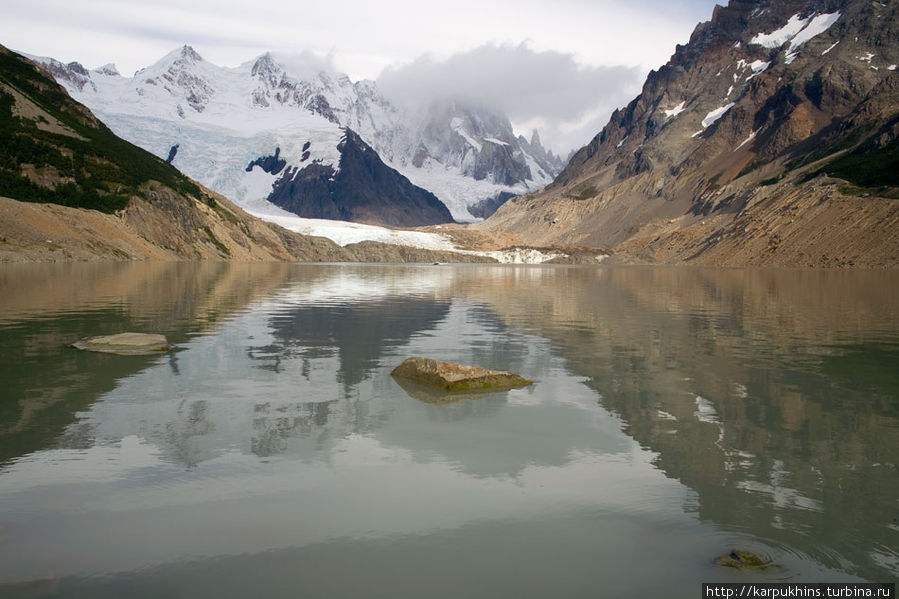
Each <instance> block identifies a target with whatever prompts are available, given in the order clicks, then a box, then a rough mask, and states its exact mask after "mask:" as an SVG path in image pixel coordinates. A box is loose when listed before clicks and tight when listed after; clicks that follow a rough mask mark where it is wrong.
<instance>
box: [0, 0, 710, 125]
mask: <svg viewBox="0 0 899 599" xmlns="http://www.w3.org/2000/svg"><path fill="white" fill-rule="evenodd" d="M713 6H714V0H688V1H686V2H681V3H670V2H664V1H662V0H558V1H557V2H547V1H545V0H494V1H491V2H483V1H482V0H455V1H454V2H452V3H441V4H438V3H422V2H418V1H417V0H416V1H412V0H381V1H380V2H369V1H362V0H344V1H343V2H341V3H339V4H333V3H326V2H315V3H313V2H290V1H286V0H270V1H269V2H265V3H259V2H247V1H246V0H214V1H213V0H191V2H184V1H183V0H79V1H78V2H72V1H71V0H30V1H29V2H7V3H6V5H4V8H3V12H4V15H3V19H2V20H0V43H3V44H4V45H5V46H7V47H9V48H12V49H14V50H20V51H23V52H27V53H30V54H35V55H39V56H52V57H54V58H57V59H59V60H63V61H65V62H69V61H78V62H81V63H82V64H84V65H85V66H87V67H89V68H90V67H96V66H100V65H102V64H105V63H108V62H115V63H116V64H117V66H118V68H119V71H120V72H121V73H123V74H131V73H133V72H134V71H136V70H137V69H139V68H142V67H144V66H147V65H149V64H152V63H153V62H155V61H156V60H157V59H159V58H160V57H162V56H163V55H164V54H166V53H167V52H169V51H171V50H172V49H173V48H175V47H177V46H178V45H181V44H184V43H187V44H190V45H192V46H193V47H194V48H195V49H196V50H197V51H198V52H199V53H200V54H201V55H202V56H203V57H204V58H206V59H207V60H209V61H211V62H213V63H215V64H219V65H224V66H235V65H237V64H240V63H243V62H246V61H247V60H250V59H252V58H253V57H255V56H257V55H259V54H262V53H263V52H266V51H270V50H271V51H275V52H282V53H285V52H286V53H300V52H309V53H311V54H314V55H316V56H319V57H324V58H326V59H329V60H331V61H332V62H333V64H334V65H335V66H336V67H337V68H338V69H340V70H342V71H345V72H346V73H347V74H349V76H350V77H351V78H352V79H354V80H358V79H363V78H368V79H374V78H377V76H378V74H379V73H381V72H382V71H383V70H384V69H385V68H388V67H391V65H404V66H401V67H395V66H394V67H393V68H392V70H393V71H394V72H398V71H403V70H406V72H408V69H412V68H419V67H423V66H424V65H425V63H426V61H430V62H431V63H432V64H433V65H435V66H438V67H439V68H443V69H448V68H450V67H453V66H459V65H461V64H462V63H463V62H464V57H466V56H467V57H474V56H486V55H487V54H488V50H485V48H487V49H489V48H493V49H494V50H496V49H500V50H502V52H499V51H495V52H494V55H493V56H490V57H489V58H490V59H491V60H494V62H493V63H489V64H488V66H490V68H492V69H493V71H492V72H493V74H494V76H498V75H499V74H501V73H498V72H497V71H496V69H497V68H498V66H499V65H498V64H497V63H496V62H495V60H498V59H499V58H500V57H499V56H498V54H502V53H503V52H504V53H505V55H506V56H507V57H508V58H509V59H510V60H511V61H512V67H513V68H514V69H519V70H518V72H519V74H521V76H522V77H525V78H527V76H526V74H523V73H521V71H520V68H521V66H522V65H524V64H526V63H528V61H530V64H533V65H535V66H536V67H538V68H540V69H542V70H541V71H539V73H537V72H534V73H533V74H532V75H531V77H530V78H531V79H533V78H534V77H537V76H540V77H549V78H550V79H551V81H550V80H548V82H547V83H546V85H544V86H543V89H542V91H541V90H540V89H538V88H537V87H536V86H531V87H527V86H525V85H524V84H523V83H522V84H516V82H515V81H512V80H511V79H510V78H508V77H505V78H504V80H505V81H506V83H507V84H508V86H509V87H510V88H513V87H514V88H515V89H517V90H518V94H519V96H520V97H518V98H517V99H516V98H512V97H509V96H508V95H503V94H500V93H499V92H497V90H495V89H494V91H493V92H491V93H490V94H487V95H488V96H492V97H501V96H502V98H503V100H504V102H505V105H506V106H508V107H509V108H508V109H509V110H512V111H515V113H516V115H517V117H516V118H513V121H516V122H529V121H534V122H536V120H539V119H543V120H544V121H546V122H547V123H555V124H556V126H557V128H558V130H559V132H561V131H562V129H563V128H564V127H563V126H562V125H563V124H566V126H568V125H570V124H572V123H578V122H583V120H584V119H585V118H587V117H586V115H587V114H588V113H589V111H590V110H593V111H595V110H596V106H603V105H605V106H606V108H604V109H603V111H604V112H605V114H608V112H609V111H610V110H611V108H614V107H616V106H617V105H621V104H623V103H624V102H625V101H626V100H627V99H629V98H624V99H619V98H620V97H621V89H619V88H618V87H616V89H612V90H600V89H599V88H597V87H590V86H594V85H596V84H598V83H599V82H600V81H602V80H605V81H606V82H607V83H608V84H610V85H612V86H619V85H620V84H622V83H623V84H625V86H627V85H628V84H629V83H628V82H630V81H631V74H630V73H631V71H628V70H627V69H628V68H635V69H636V70H635V71H634V72H637V73H638V75H637V77H638V78H640V79H642V77H643V76H644V75H645V73H646V72H648V71H649V69H651V68H656V67H658V66H660V65H662V64H664V63H665V62H666V61H667V60H668V58H669V57H670V56H671V54H672V53H673V51H674V46H675V44H677V43H684V42H686V41H687V40H688V39H689V35H690V32H691V31H692V30H693V28H694V26H695V25H696V23H698V22H699V21H702V20H707V19H708V18H709V17H710V15H711V9H712V7H713ZM525 41H527V45H525V46H523V45H522V43H523V42H525ZM510 49H511V50H510ZM512 50H517V51H518V54H516V52H515V51H512ZM424 55H427V56H429V57H430V58H427V59H422V58H420V57H421V56H424ZM552 61H556V62H555V64H556V65H558V66H559V68H560V72H559V73H553V72H551V70H549V68H548V65H550V64H552ZM621 69H624V70H621ZM553 75H555V78H552V76H553ZM476 77H477V74H476V73H472V74H471V75H469V76H468V82H469V83H474V82H475V81H476ZM575 82H580V83H582V84H584V85H586V86H587V87H589V88H590V89H592V90H593V91H594V92H595V93H596V94H598V97H597V99H596V104H595V106H594V107H584V106H583V105H582V103H581V100H582V99H583V95H584V94H579V93H578V90H577V89H576V88H575V87H573V86H574V84H575ZM485 85H486V86H487V87H488V88H490V87H493V88H495V87H496V86H492V85H491V80H486V81H485ZM553 85H556V86H559V87H558V88H557V90H556V91H557V92H558V93H557V94H556V101H555V102H551V101H550V100H551V98H550V97H549V96H551V95H553V90H554V88H553V87H552V86H553ZM634 91H635V90H633V89H631V91H630V92H629V93H631V94H632V93H634ZM540 107H543V108H546V109H547V110H548V112H547V113H545V114H537V111H538V110H539V108H540ZM563 109H570V110H572V111H573V112H572V114H568V115H564V116H562V115H561V111H562V110H563ZM535 119H536V120H535ZM603 124H604V123H603ZM594 133H595V132H594ZM587 139H589V137H588V138H587Z"/></svg>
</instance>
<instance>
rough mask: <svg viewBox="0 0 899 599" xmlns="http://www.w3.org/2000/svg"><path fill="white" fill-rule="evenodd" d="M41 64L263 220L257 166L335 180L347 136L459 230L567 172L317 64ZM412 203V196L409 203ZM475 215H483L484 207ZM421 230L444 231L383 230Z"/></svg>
mask: <svg viewBox="0 0 899 599" xmlns="http://www.w3.org/2000/svg"><path fill="white" fill-rule="evenodd" d="M34 58H35V59H36V60H38V61H39V62H41V63H42V64H43V65H44V66H45V67H46V68H47V69H48V70H49V71H50V72H51V73H53V75H54V77H56V79H57V81H58V82H60V83H61V84H62V85H64V86H65V87H66V88H67V89H68V91H69V92H70V94H72V96H73V97H75V98H76V99H78V100H79V101H81V102H83V103H84V104H86V105H87V106H89V107H90V108H91V109H92V110H93V111H94V112H95V113H96V114H97V115H98V116H99V117H100V119H101V120H103V121H104V122H105V123H107V124H108V125H109V126H110V127H111V128H112V129H113V130H114V131H115V132H116V133H117V134H119V135H120V136H122V137H124V138H126V139H128V140H130V141H132V142H133V143H136V144H137V145H139V146H141V147H143V148H145V149H147V150H148V151H151V152H152V153H154V154H156V155H157V156H159V157H161V158H165V157H167V156H169V157H170V158H171V163H172V164H173V165H175V166H176V167H178V168H179V169H181V170H182V171H183V172H185V173H186V174H188V175H190V176H192V177H193V178H195V179H197V180H199V181H200V182H202V183H204V184H205V185H207V186H209V187H211V188H212V189H214V190H216V191H218V192H220V193H222V194H224V195H226V196H227V197H229V198H231V199H233V200H235V201H236V202H237V203H238V204H240V205H242V206H244V207H246V208H248V209H251V210H253V211H255V212H257V213H260V214H265V213H266V212H268V211H270V210H271V209H272V206H271V205H270V204H269V203H268V201H267V200H268V198H269V196H270V195H271V194H272V193H273V189H274V187H275V185H276V184H278V183H279V179H278V178H277V177H275V176H270V177H265V176H262V175H259V174H256V175H250V176H247V175H245V174H243V173H245V172H247V171H246V169H245V167H246V166H247V165H248V164H250V163H252V162H254V161H255V160H258V159H261V158H264V157H266V156H269V155H271V152H272V151H274V149H275V148H276V147H277V148H280V154H281V156H282V157H283V159H284V160H285V161H286V162H287V163H289V165H290V166H291V167H296V168H298V169H300V170H302V168H305V167H306V166H308V164H311V163H315V162H317V163H318V164H319V165H330V166H331V167H332V168H333V169H334V171H335V172H338V171H339V168H340V167H339V163H340V160H341V155H340V151H339V150H337V145H338V144H339V143H340V142H341V140H342V139H343V138H344V137H345V132H344V131H345V130H346V129H349V130H351V131H352V132H354V133H355V134H356V135H358V137H359V138H360V139H361V140H363V141H365V142H366V143H367V144H368V145H369V146H370V147H371V148H373V149H374V150H375V151H376V152H377V153H378V154H379V156H380V157H381V158H382V159H383V162H384V163H385V164H386V165H387V166H388V167H390V168H394V169H396V170H397V171H399V172H400V173H402V175H403V176H404V177H406V178H407V179H408V180H409V181H410V183H411V184H412V185H414V186H418V187H421V188H424V189H426V190H428V191H430V192H432V193H434V194H435V195H437V197H438V198H439V199H440V200H441V201H442V202H443V203H444V204H445V205H447V206H448V207H449V209H450V211H451V213H452V215H453V217H454V218H455V219H458V220H472V219H473V218H475V216H474V215H473V214H472V213H471V212H470V211H469V209H468V207H469V206H473V205H476V204H478V203H479V202H481V201H483V200H492V201H494V203H499V199H500V196H501V199H505V198H506V197H509V196H511V195H513V194H518V193H524V192H526V191H528V190H532V189H536V188H538V187H541V186H543V185H545V184H547V183H549V182H550V181H551V180H552V178H553V177H554V176H555V175H556V174H557V173H558V172H559V171H560V170H561V168H562V162H561V160H560V159H559V158H558V157H556V156H554V155H553V154H552V153H551V152H547V151H546V150H545V149H544V148H543V147H542V145H541V144H540V141H539V136H538V137H533V138H532V139H531V140H530V141H527V140H524V139H523V138H517V137H515V136H514V135H513V133H512V127H511V124H510V123H509V121H508V118H506V117H505V116H503V115H500V114H497V113H495V112H492V111H489V110H486V109H483V108H482V107H473V106H470V105H465V104H464V103H461V102H453V101H446V102H440V103H435V105H434V106H431V107H428V108H427V109H423V110H422V111H420V112H417V113H414V114H413V113H411V112H407V111H403V110H400V109H398V108H397V107H395V106H394V105H392V104H391V103H390V102H389V101H388V100H387V99H386V98H385V97H384V96H382V95H381V94H380V93H379V92H378V90H377V86H376V85H375V83H374V82H371V81H359V82H352V81H350V79H349V78H348V77H347V76H346V75H343V74H339V73H333V72H330V71H328V70H326V69H323V68H322V67H321V65H319V64H316V63H314V62H312V61H309V62H306V63H304V62H303V61H302V60H296V59H294V58H291V57H279V56H275V55H273V54H271V53H267V54H264V55H262V56H259V57H257V58H256V59H255V60H253V61H250V62H248V63H245V64H244V65H241V66H239V67H236V68H222V67H217V66H215V65H213V64H211V63H209V62H207V61H205V60H203V59H202V57H201V56H200V55H199V54H198V53H197V52H196V51H194V50H193V49H192V48H191V47H189V46H184V47H182V48H179V49H177V50H175V51H173V52H171V53H169V54H168V55H166V56H165V57H163V58H162V59H160V60H159V61H157V62H156V63H155V64H154V65H151V66H149V67H147V68H145V69H141V70H140V71H138V72H137V73H135V75H134V77H131V78H127V77H122V76H121V75H119V74H118V73H117V71H116V69H115V68H114V66H112V65H106V66H105V67H103V68H101V69H98V70H94V71H89V70H87V69H85V68H84V67H82V66H81V65H80V64H78V63H69V64H67V65H66V64H62V63H60V62H58V61H55V60H54V59H49V58H36V57H34ZM307 144H308V145H307ZM304 146H306V147H305V148H304ZM310 146H311V147H310ZM173 148H175V150H174V153H173ZM307 152H308V154H307ZM304 156H306V158H304ZM304 163H307V164H304ZM238 167H239V168H238ZM312 170H320V168H318V167H316V168H313V169H312ZM250 172H252V171H250ZM338 185H339V184H338ZM392 187H396V185H395V184H394V185H392ZM358 192H360V190H358V189H353V190H348V191H347V192H346V193H344V194H343V195H348V194H349V193H358ZM361 192H362V195H368V196H371V195H373V194H374V193H378V194H380V195H388V194H387V193H386V192H385V190H383V189H378V188H370V189H363V190H361ZM410 194H413V192H412V190H411V188H409V187H408V186H404V192H403V194H401V196H403V197H406V196H409V195H410ZM419 199H421V198H419ZM397 201H399V200H397ZM311 203H312V204H313V205H318V204H320V202H319V201H318V200H313V201H312V202H311ZM274 210H275V211H276V213H278V212H277V209H274ZM475 211H476V212H478V214H483V212H484V207H483V205H482V206H481V207H479V208H476V209H475ZM305 213H306V214H308V211H306V212H305ZM424 221H426V222H431V223H434V222H439V221H438V220H435V217H434V216H433V215H430V214H428V213H424V214H422V215H420V217H419V218H418V219H416V220H415V221H414V222H413V221H409V222H403V223H395V222H394V223H386V222H385V223H380V224H404V225H414V224H420V223H421V222H424ZM369 222H372V221H369ZM374 222H377V221H374Z"/></svg>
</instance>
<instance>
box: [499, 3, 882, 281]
mask: <svg viewBox="0 0 899 599" xmlns="http://www.w3.org/2000/svg"><path fill="white" fill-rule="evenodd" d="M897 40H899V30H897V25H896V5H895V3H881V2H869V1H863V0H787V1H781V0H778V1H772V0H732V1H731V2H730V4H729V5H728V6H727V7H720V6H719V7H716V9H715V11H714V14H713V16H712V20H711V21H709V22H706V23H702V24H700V25H699V26H697V28H696V30H695V31H694V33H693V35H692V36H691V39H690V41H689V43H688V44H686V45H684V46H678V47H677V49H676V51H675V53H674V55H673V56H672V58H671V60H670V61H669V62H668V63H667V64H666V65H664V66H663V67H662V68H660V69H659V70H658V71H653V72H651V73H650V75H649V76H648V78H647V80H646V82H645V84H644V86H643V90H642V93H641V94H640V95H639V96H638V97H637V98H635V99H634V100H633V101H632V102H631V103H630V104H629V105H628V106H627V107H625V108H623V109H621V110H618V111H616V112H615V113H613V115H612V117H611V119H610V121H609V123H608V124H607V125H606V126H605V127H604V128H603V130H602V131H601V132H600V133H599V134H598V135H596V137H595V138H594V139H593V140H592V141H591V142H590V144H588V145H587V146H585V147H584V148H581V149H580V150H579V151H578V152H577V153H576V154H575V155H574V156H573V157H572V159H571V161H570V163H569V164H568V166H567V167H566V168H565V170H564V171H563V172H562V173H561V174H560V175H559V176H558V177H557V178H556V180H555V181H554V182H553V183H552V184H551V185H549V186H548V187H547V188H546V189H544V190H542V191H540V192H537V193H535V194H530V195H527V196H523V197H520V198H516V199H514V200H512V201H510V202H508V203H507V204H506V205H505V206H503V207H502V208H501V209H500V210H499V211H498V212H497V214H496V215H494V216H493V217H492V218H490V219H489V220H488V221H487V222H485V223H483V225H482V226H483V227H484V228H486V229H487V230H503V231H511V232H514V233H517V234H519V235H521V236H522V237H526V238H527V239H529V240H532V242H533V243H540V244H544V245H548V244H551V243H566V244H577V245H597V246H607V247H613V248H615V250H616V251H617V252H619V253H630V254H633V255H636V256H638V257H639V258H640V259H645V260H648V261H664V262H683V261H687V262H696V263H706V264H722V265H725V264H729V265H746V264H756V265H763V264H771V265H797V266H799V265H803V266H808V265H812V266H821V265H823V266H852V265H855V266H895V265H896V264H897V257H899V226H897V225H899V203H897V201H896V198H899V180H897V175H896V173H897V172H899V170H897V168H899V142H897V136H899V73H897V71H896V69H897V63H899V42H897Z"/></svg>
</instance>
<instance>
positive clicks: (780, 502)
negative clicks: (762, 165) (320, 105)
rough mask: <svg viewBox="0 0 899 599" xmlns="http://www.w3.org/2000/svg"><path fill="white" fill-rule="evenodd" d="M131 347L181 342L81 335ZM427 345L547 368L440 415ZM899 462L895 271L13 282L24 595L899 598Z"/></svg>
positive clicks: (5, 534)
mask: <svg viewBox="0 0 899 599" xmlns="http://www.w3.org/2000/svg"><path fill="white" fill-rule="evenodd" d="M126 330H133V331H139V332H159V333H163V334H165V335H167V336H168V338H169V340H170V341H171V342H172V343H174V344H175V345H176V350H175V351H173V352H171V353H170V354H167V355H164V356H150V357H135V356H127V357H125V356H113V355H104V354H92V353H84V352H79V351H78V350H74V349H71V348H68V347H67V344H68V343H71V342H73V341H75V340H77V339H78V338H80V337H83V336H87V335H96V334H111V333H117V332H122V331H126ZM410 355H426V356H430V357H434V358H438V359H443V360H450V361H458V362H463V363H468V364H478V365H482V366H486V367H490V368H498V369H503V370H511V371H514V372H517V373H520V374H522V375H523V376H525V377H527V378H530V379H533V380H535V381H536V383H535V384H534V385H533V386H531V387H528V388H524V389H517V390H512V391H506V392H501V393H494V394H490V395H485V396H477V397H467V396H466V397H461V398H459V401H455V402H449V403H431V402H428V401H425V400H424V399H422V398H421V397H418V396H410V395H409V394H408V393H407V392H406V391H404V390H403V388H402V387H400V386H399V385H398V384H397V383H396V382H395V381H394V380H393V379H392V378H391V377H390V374H389V373H390V371H391V369H392V368H393V367H395V366H396V365H397V364H399V362H401V361H402V360H403V359H404V358H406V357H407V356H410ZM897 464H899V275H897V274H896V273H884V272H839V271H787V270H784V271H758V270H705V269H694V268H659V267H651V268H650V267H645V268H644V267H639V268H637V267H631V268H624V267H622V268H615V267H600V268H582V267H541V266H477V265H467V266H445V265H441V266H372V265H283V264H274V265H226V264H213V265H196V264H149V265H147V264H144V265H140V264H138V265H132V264H115V265H67V266H23V267H12V266H7V267H2V268H0V596H2V597H125V596H127V597H154V598H155V597H217V598H226V597H235V598H237V597H241V598H243V597H313V598H319V597H321V598H342V597H365V598H371V597H385V598H387V597H390V598H402V597H416V598H417V597H428V598H431V597H434V598H440V597H452V598H455V599H458V598H460V597H490V598H503V597H516V598H528V597H541V598H546V597H553V598H565V597H629V596H641V597H699V596H700V594H701V593H700V591H701V584H702V583H703V582H734V581H769V582H771V581H774V582H776V581H805V582H826V581H874V582H894V581H895V580H896V579H897V577H899V467H897ZM733 548H743V549H749V550H752V551H755V552H757V553H759V554H761V555H763V556H764V557H766V558H767V559H770V560H771V561H772V562H773V565H772V567H770V568H768V569H767V570H765V571H762V572H738V571H735V570H733V569H730V568H726V567H722V566H717V565H715V563H714V558H715V557H716V556H717V555H720V554H722V553H726V552H727V551H729V550H731V549H733Z"/></svg>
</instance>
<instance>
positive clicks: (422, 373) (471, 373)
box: [390, 356, 533, 391]
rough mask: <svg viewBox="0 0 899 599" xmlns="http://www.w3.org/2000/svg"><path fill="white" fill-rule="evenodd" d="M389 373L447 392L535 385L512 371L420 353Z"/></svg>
mask: <svg viewBox="0 0 899 599" xmlns="http://www.w3.org/2000/svg"><path fill="white" fill-rule="evenodd" d="M390 374H391V375H392V376H394V377H396V378H399V379H406V380H410V381H414V382H416V383H420V384H423V385H428V386H431V387H436V388H438V389H443V390H445V391H494V390H503V389H514V388H517V387H526V386H528V385H531V384H533V381H529V380H527V379H526V378H523V377H521V376H519V375H517V374H512V373H511V372H504V371H502V370H490V369H488V368H481V367H480V366H466V365H464V364H456V363H453V362H442V361H440V360H433V359H431V358H422V357H420V356H415V357H412V358H407V359H406V360H404V361H403V363H402V364H400V365H399V366H397V367H396V368H394V369H393V372H391V373H390Z"/></svg>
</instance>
